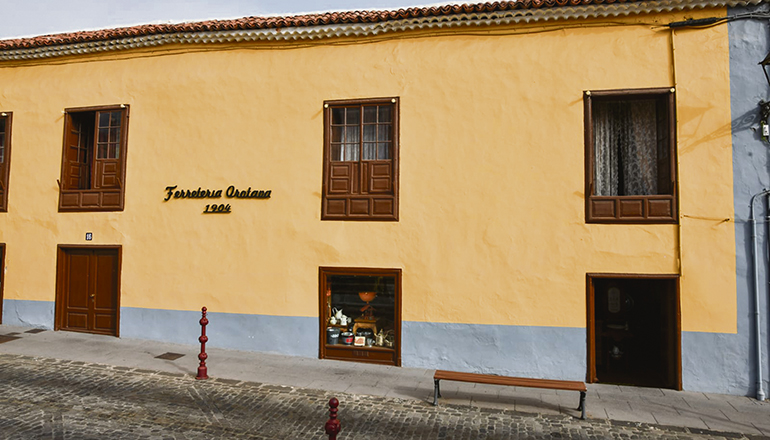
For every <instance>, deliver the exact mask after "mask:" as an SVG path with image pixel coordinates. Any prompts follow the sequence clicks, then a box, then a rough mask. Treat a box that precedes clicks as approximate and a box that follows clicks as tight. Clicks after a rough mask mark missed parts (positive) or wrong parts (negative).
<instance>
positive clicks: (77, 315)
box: [56, 248, 120, 336]
mask: <svg viewBox="0 0 770 440" xmlns="http://www.w3.org/2000/svg"><path fill="white" fill-rule="evenodd" d="M119 251H120V249H118V248H60V249H59V263H58V266H59V267H58V278H59V280H58V283H59V288H58V292H57V325H56V328H57V329H61V330H71V331H79V332H87V333H98V334H105V335H113V336H117V335H118V308H119V301H118V297H119V296H118V286H119V285H120V283H119V281H120V252H119Z"/></svg>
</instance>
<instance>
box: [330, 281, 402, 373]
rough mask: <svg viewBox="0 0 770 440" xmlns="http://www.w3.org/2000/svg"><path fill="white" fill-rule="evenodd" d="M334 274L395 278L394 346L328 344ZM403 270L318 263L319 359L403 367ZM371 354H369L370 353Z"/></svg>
mask: <svg viewBox="0 0 770 440" xmlns="http://www.w3.org/2000/svg"><path fill="white" fill-rule="evenodd" d="M333 275H350V276H371V277H377V276H383V277H392V278H393V281H394V288H395V303H394V310H393V312H394V320H393V327H394V328H393V333H394V344H393V347H392V348H382V347H355V346H348V347H345V346H341V345H333V346H327V344H326V328H327V327H328V324H327V322H328V318H329V316H327V313H328V311H327V307H328V305H327V291H329V292H330V291H331V283H330V281H329V278H330V277H331V276H333ZM402 289H403V285H402V271H401V269H400V268H382V267H379V268H376V267H337V266H319V268H318V324H319V327H318V328H319V334H318V336H319V345H318V358H319V359H334V360H341V361H354V362H362V363H372V364H382V365H394V366H397V367H400V366H401V343H402V340H401V327H402V326H403V320H402V319H403V317H402V313H401V308H402V300H403V290H402ZM367 353H368V354H367Z"/></svg>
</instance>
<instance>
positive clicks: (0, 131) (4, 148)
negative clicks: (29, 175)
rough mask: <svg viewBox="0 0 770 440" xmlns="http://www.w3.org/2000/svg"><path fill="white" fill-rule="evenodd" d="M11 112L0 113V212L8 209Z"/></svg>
mask: <svg viewBox="0 0 770 440" xmlns="http://www.w3.org/2000/svg"><path fill="white" fill-rule="evenodd" d="M12 116H13V114H12V113H10V112H2V113H0V212H7V211H8V176H9V173H10V161H11V119H12Z"/></svg>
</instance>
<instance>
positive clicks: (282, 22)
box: [0, 0, 765, 61]
mask: <svg viewBox="0 0 770 440" xmlns="http://www.w3.org/2000/svg"><path fill="white" fill-rule="evenodd" d="M764 1H765V0H518V1H503V2H494V3H477V4H463V5H447V6H440V7H426V8H409V9H399V10H390V11H352V12H328V13H323V14H312V15H297V16H288V17H245V18H240V19H235V20H212V21H203V22H194V23H181V24H168V25H141V26H133V27H125V28H117V29H107V30H98V31H84V32H73V33H65V34H56V35H44V36H40V37H33V38H23V39H15V40H0V61H12V60H13V61H16V60H35V59H45V58H52V57H60V56H72V55H84V54H92V53H99V52H108V51H118V50H126V49H136V48H146V47H155V46H161V45H167V44H215V43H235V42H256V41H302V40H318V39H323V38H333V37H366V36H375V35H381V34H385V33H393V32H403V31H410V30H425V29H445V28H451V27H467V26H485V25H508V24H519V23H535V22H543V21H549V20H550V21H554V20H565V19H590V18H611V17H620V16H628V15H637V14H646V13H660V12H673V11H683V10H693V9H703V8H713V7H726V6H739V5H750V4H760V3H763V2H764Z"/></svg>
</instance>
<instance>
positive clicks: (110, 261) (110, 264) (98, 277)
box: [93, 251, 118, 334]
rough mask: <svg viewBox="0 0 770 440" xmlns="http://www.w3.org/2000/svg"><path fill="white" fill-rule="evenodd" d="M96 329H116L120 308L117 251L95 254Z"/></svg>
mask: <svg viewBox="0 0 770 440" xmlns="http://www.w3.org/2000/svg"><path fill="white" fill-rule="evenodd" d="M94 260H95V261H94V265H95V266H96V271H95V277H94V278H95V280H94V281H95V282H94V308H93V311H94V319H93V323H94V327H93V329H94V330H98V331H99V332H104V333H110V334H112V333H113V332H114V329H116V328H117V327H116V321H117V310H118V304H117V301H118V297H117V293H118V255H117V251H113V252H102V253H97V254H95V255H94Z"/></svg>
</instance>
